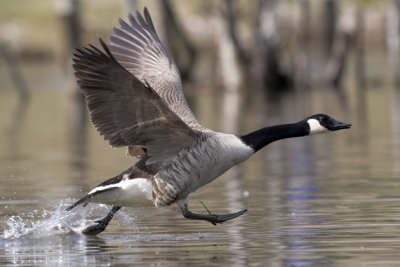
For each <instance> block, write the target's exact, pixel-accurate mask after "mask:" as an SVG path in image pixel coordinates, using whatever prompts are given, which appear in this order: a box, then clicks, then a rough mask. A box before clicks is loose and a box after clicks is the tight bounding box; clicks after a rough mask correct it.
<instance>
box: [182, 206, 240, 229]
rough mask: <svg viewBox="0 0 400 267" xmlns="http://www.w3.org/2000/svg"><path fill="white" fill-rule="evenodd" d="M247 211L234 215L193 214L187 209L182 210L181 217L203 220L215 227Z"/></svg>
mask: <svg viewBox="0 0 400 267" xmlns="http://www.w3.org/2000/svg"><path fill="white" fill-rule="evenodd" d="M246 211H247V209H244V210H241V211H238V212H235V213H229V214H222V215H218V214H197V213H193V212H191V211H190V210H188V209H184V210H182V215H183V217H185V218H187V219H191V220H203V221H208V222H210V223H212V224H213V225H217V223H223V222H226V221H229V220H232V219H235V218H237V217H239V216H240V215H243V214H244V213H245V212H246Z"/></svg>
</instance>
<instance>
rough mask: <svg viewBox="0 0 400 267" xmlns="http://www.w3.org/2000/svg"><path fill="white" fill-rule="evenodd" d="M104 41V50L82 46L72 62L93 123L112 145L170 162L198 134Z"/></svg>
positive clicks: (153, 160)
mask: <svg viewBox="0 0 400 267" xmlns="http://www.w3.org/2000/svg"><path fill="white" fill-rule="evenodd" d="M100 44H101V46H102V48H103V49H104V52H103V51H101V50H99V49H98V48H96V47H94V46H92V45H90V47H88V48H84V49H78V50H77V53H76V54H75V55H74V65H73V66H74V69H75V76H76V78H77V80H78V84H79V85H80V88H81V91H82V93H83V94H84V96H85V100H86V104H87V106H88V109H89V113H90V117H91V120H92V122H93V124H94V125H95V127H96V128H97V130H98V131H99V133H100V135H102V136H104V139H105V140H108V141H109V143H110V144H111V145H112V146H114V147H121V146H129V147H130V148H131V150H132V151H134V150H136V149H134V148H135V147H136V146H139V147H142V148H144V149H145V150H146V154H147V157H148V159H147V161H146V164H163V165H165V164H169V163H170V162H171V160H172V158H173V157H174V156H175V155H176V154H177V153H179V152H180V151H181V150H182V149H184V148H185V147H189V146H191V145H193V144H194V142H195V140H196V138H197V133H196V132H195V131H194V130H193V129H191V128H190V127H189V126H188V125H187V124H186V123H185V122H184V121H183V120H182V119H181V118H180V117H178V116H177V115H176V114H175V112H174V111H172V110H171V109H170V108H169V106H168V105H167V104H166V103H165V101H164V100H163V99H162V98H161V97H160V96H159V95H158V93H157V92H156V91H155V90H153V89H152V87H151V85H149V84H147V83H143V82H142V81H140V80H138V79H137V78H136V77H135V76H134V75H132V74H131V73H129V72H128V71H127V70H126V69H125V68H124V67H122V66H121V65H120V64H119V63H118V62H117V61H116V60H115V58H114V57H113V55H112V54H111V52H110V51H109V49H108V47H107V46H106V44H105V43H104V42H103V40H101V39H100ZM135 154H136V153H135Z"/></svg>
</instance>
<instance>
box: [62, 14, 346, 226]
mask: <svg viewBox="0 0 400 267" xmlns="http://www.w3.org/2000/svg"><path fill="white" fill-rule="evenodd" d="M119 22H120V25H121V26H120V27H119V28H114V32H113V34H111V36H110V39H109V41H110V42H109V44H105V43H104V41H103V40H102V39H100V40H99V41H100V44H101V47H102V49H103V50H100V49H98V48H96V47H94V46H92V45H90V47H89V48H84V49H77V53H76V54H75V55H74V65H73V66H74V69H75V75H76V78H77V80H78V84H79V86H80V88H81V91H82V93H83V95H84V96H85V100H86V104H87V107H88V109H89V112H90V117H91V120H92V122H93V124H94V126H95V127H96V128H97V130H98V131H99V133H100V135H102V136H104V139H105V140H107V141H108V142H109V143H110V145H111V146H113V147H124V146H127V147H128V151H127V153H128V154H129V155H130V156H135V157H138V158H140V160H139V161H138V162H137V163H136V164H135V165H134V166H132V167H130V168H129V169H127V170H125V171H124V172H122V173H121V174H119V175H117V176H116V177H114V178H111V179H109V180H107V181H105V182H103V183H101V184H100V185H98V186H97V187H96V188H94V189H93V190H92V191H90V192H89V193H88V194H87V195H86V196H85V197H83V198H82V199H80V200H79V201H77V202H76V203H75V204H73V205H72V206H70V207H69V208H68V209H67V210H71V209H72V208H74V207H75V206H77V205H80V204H83V205H86V204H87V203H103V204H109V205H112V206H113V208H112V209H111V211H110V212H109V214H108V215H107V216H106V217H104V218H103V219H102V220H99V221H96V224H94V225H93V226H90V227H88V228H87V229H85V230H84V233H86V234H98V233H100V232H102V231H104V229H105V228H106V226H107V225H108V223H109V221H110V220H111V219H112V217H113V216H114V214H115V213H116V212H117V211H118V210H119V209H120V207H122V206H138V205H144V204H146V203H144V202H147V203H151V204H154V205H155V206H157V207H160V206H167V205H170V204H172V203H177V204H178V206H179V207H180V209H181V211H182V215H183V216H184V217H185V218H188V219H195V220H205V221H208V222H210V223H212V224H214V225H215V224H217V223H223V222H225V221H227V220H231V219H234V218H236V217H238V216H240V215H242V214H243V213H245V212H246V209H245V210H241V211H239V212H236V213H232V214H224V215H218V214H196V213H193V212H191V211H189V209H188V195H189V194H190V193H192V192H194V191H195V190H196V189H198V188H200V187H202V186H204V185H206V184H208V183H210V182H212V181H213V180H214V179H216V178H217V177H218V176H220V175H221V174H222V173H224V172H225V171H227V170H228V169H230V168H231V167H232V166H234V165H236V164H238V163H240V162H242V161H244V160H246V159H247V158H249V157H250V156H251V155H253V154H254V153H255V152H257V151H258V150H260V149H261V148H263V147H264V146H266V145H268V144H269V143H271V142H274V141H277V140H281V139H285V138H290V137H298V136H305V135H309V134H314V133H320V132H326V131H336V130H340V129H347V128H350V127H351V125H350V124H348V123H342V122H339V121H336V120H334V119H332V118H331V117H329V116H327V115H324V114H317V115H313V116H310V117H307V118H305V119H303V120H301V121H299V122H297V123H292V124H283V125H276V126H270V127H265V128H262V129H259V130H257V131H254V132H252V133H249V134H247V135H242V136H237V135H233V134H225V133H219V132H214V131H211V130H209V129H207V128H205V127H203V126H202V125H200V124H199V122H198V121H197V120H196V118H195V117H194V115H193V113H192V111H191V110H190V108H189V106H188V105H187V103H186V100H185V97H184V95H183V93H182V84H181V79H180V75H179V71H178V69H177V67H176V65H175V64H174V62H173V61H172V60H171V59H170V58H169V57H168V56H167V54H166V52H165V50H164V48H163V46H162V44H161V42H160V40H159V38H158V36H157V33H156V31H155V28H154V25H153V22H152V20H151V18H150V14H149V12H148V10H147V9H146V8H145V9H144V18H143V16H142V15H141V14H140V13H139V12H138V13H137V16H136V18H135V17H134V16H132V15H129V22H130V23H127V22H125V21H124V20H122V19H120V20H119Z"/></svg>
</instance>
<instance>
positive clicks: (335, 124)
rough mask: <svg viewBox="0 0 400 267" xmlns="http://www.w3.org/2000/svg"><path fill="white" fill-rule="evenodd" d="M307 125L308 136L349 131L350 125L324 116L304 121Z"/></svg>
mask: <svg viewBox="0 0 400 267" xmlns="http://www.w3.org/2000/svg"><path fill="white" fill-rule="evenodd" d="M304 121H305V122H306V123H307V125H308V131H309V134H310V135H311V134H319V133H324V132H329V131H338V130H342V129H349V128H350V127H351V124H350V123H345V122H340V121H337V120H335V119H333V118H331V117H330V116H328V115H326V114H316V115H312V116H310V117H308V118H306V119H305V120H304Z"/></svg>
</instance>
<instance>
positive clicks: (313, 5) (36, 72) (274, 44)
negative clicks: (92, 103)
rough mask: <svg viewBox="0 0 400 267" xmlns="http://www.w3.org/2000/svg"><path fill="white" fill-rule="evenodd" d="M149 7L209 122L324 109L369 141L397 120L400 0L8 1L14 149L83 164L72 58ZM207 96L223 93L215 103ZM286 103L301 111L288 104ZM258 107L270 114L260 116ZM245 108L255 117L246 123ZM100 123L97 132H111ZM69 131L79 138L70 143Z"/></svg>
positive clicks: (1, 67) (1, 92)
mask: <svg viewBox="0 0 400 267" xmlns="http://www.w3.org/2000/svg"><path fill="white" fill-rule="evenodd" d="M144 6H147V7H148V9H149V11H150V13H151V15H152V18H153V21H154V24H155V27H156V29H157V31H158V34H159V36H160V37H161V39H162V41H163V44H164V46H165V47H166V49H167V50H168V51H169V54H170V56H171V57H172V58H173V59H174V60H175V61H176V63H177V65H178V68H179V69H180V71H181V75H182V79H183V83H184V91H185V95H186V96H187V98H188V101H189V104H190V105H191V107H192V108H193V109H194V111H195V113H196V114H197V117H198V118H199V119H200V121H201V122H202V123H204V124H205V125H206V126H207V127H210V128H213V129H216V130H221V131H222V130H223V131H227V132H236V133H237V132H240V133H243V131H247V130H248V129H249V128H251V127H250V126H249V123H248V121H252V122H253V125H252V127H254V126H262V125H265V124H273V123H275V122H277V121H278V120H279V121H280V123H282V122H287V121H291V120H293V119H300V118H302V117H304V116H306V115H309V114H310V113H311V112H315V111H317V112H327V113H330V114H331V113H333V114H332V115H333V116H335V115H336V116H337V115H339V117H338V119H342V120H345V119H346V117H348V116H349V118H348V119H349V120H350V121H351V122H352V123H353V124H354V125H355V126H356V127H354V129H353V130H354V131H355V132H356V137H355V138H360V137H362V135H363V134H364V133H365V131H364V130H363V129H364V128H362V127H367V125H368V123H371V122H372V124H373V122H374V121H377V120H379V121H382V120H383V121H384V123H383V122H382V124H377V125H374V126H376V127H372V128H373V129H379V128H382V127H387V125H388V124H390V121H391V119H393V117H394V116H392V115H391V114H392V113H393V112H394V113H393V114H395V113H396V112H397V111H396V110H397V108H396V107H397V106H398V105H397V102H393V103H395V104H396V105H395V106H393V108H391V109H390V108H388V107H387V105H386V102H390V101H391V99H397V98H398V96H397V95H398V94H397V93H393V92H397V90H395V88H397V87H398V85H399V83H400V60H399V59H400V0H384V1H377V0H353V1H351V0H336V1H334V0H296V1H294V0H281V1H277V0H254V1H248V0H223V1H222V0H221V1H211V0H196V1H178V0H169V1H162V0H158V1H144V0H143V1H140V0H137V1H134V0H118V1H108V0H82V1H78V0H41V1H35V0H13V1H0V48H1V49H0V51H1V53H0V81H1V83H0V97H1V98H2V101H1V105H0V112H1V113H2V115H1V116H0V130H5V131H6V132H7V133H9V137H8V138H9V139H6V140H7V141H6V143H5V144H4V150H2V151H9V150H10V149H12V150H13V151H16V152H15V157H17V155H19V156H20V154H18V148H19V147H22V146H25V148H27V147H28V146H31V148H30V149H31V150H34V151H37V150H38V149H41V150H43V152H44V153H45V151H46V147H48V149H49V151H51V149H54V148H55V147H57V146H60V148H59V149H60V150H65V149H66V148H65V147H68V148H67V149H69V150H72V155H78V154H79V155H81V154H82V156H79V157H77V156H72V157H71V161H72V164H77V165H79V164H82V160H81V158H82V157H84V156H85V151H84V150H85V145H84V143H85V142H86V136H87V129H86V128H87V125H88V120H87V112H86V108H85V105H84V103H83V100H82V96H81V94H80V93H79V89H78V87H77V84H76V82H75V78H74V76H73V71H72V54H73V53H74V49H75V48H77V47H82V46H86V45H87V44H88V43H91V44H94V45H97V46H98V38H99V37H101V38H103V39H105V40H107V38H108V35H109V34H110V33H111V31H112V27H113V26H118V18H119V17H122V18H125V19H126V18H127V14H128V12H136V10H138V11H140V12H142V11H143V8H144ZM377 88H378V89H381V90H379V91H378V90H369V93H367V92H368V89H377ZM311 91H312V92H313V94H314V93H315V92H317V93H318V92H324V93H323V94H321V93H320V94H321V95H318V96H317V97H315V96H314V95H311V96H310V95H309V93H310V92H311ZM326 92H328V93H326ZM382 92H384V94H382ZM206 93H208V94H209V95H210V94H211V95H213V96H215V97H211V98H206V99H207V101H206V100H205V99H203V98H202V96H201V95H202V94H206ZM293 95H297V96H296V97H295V98H293ZM377 96H379V97H377ZM321 97H322V99H323V101H320V100H321ZM35 99H36V100H35ZM210 99H212V100H211V102H210ZM285 99H290V101H286V104H285V105H286V106H285V109H286V110H289V109H291V110H292V111H291V112H290V113H287V112H286V113H285V112H284V111H283V109H282V107H281V106H282V105H283V104H282V103H283V102H284V101H285ZM293 99H294V100H293ZM261 100H262V101H265V100H267V101H269V103H268V104H267V105H264V104H265V103H264V102H262V101H261ZM35 101H36V102H35ZM221 101H222V102H221ZM219 103H223V105H219ZM259 104H261V105H259ZM252 106H267V110H265V109H262V110H261V111H257V112H256V113H255V114H258V115H257V116H259V117H256V116H254V115H250V116H249V114H254V113H249V114H246V109H250V108H251V107H252ZM367 106H368V107H367ZM27 107H29V108H27ZM60 107H61V108H60ZM214 107H215V108H219V110H215V108H214ZM308 107H312V108H308ZM371 109H372V110H373V111H374V112H372V113H371V112H370V110H371ZM27 110H28V112H27ZM239 111H240V112H239ZM215 114H218V116H215ZM242 114H243V115H242ZM285 114H286V115H285ZM287 114H289V115H287ZM246 115H247V117H246ZM278 115H280V116H278ZM26 116H28V117H26ZM220 116H223V117H224V118H225V119H222V120H221V119H220V120H219V121H217V120H215V122H213V121H212V120H211V122H210V121H208V120H209V119H210V118H212V119H213V118H215V117H219V118H220ZM240 116H243V117H246V118H247V119H246V120H245V121H244V122H240V124H238V123H237V121H238V117H240ZM274 116H278V117H276V118H275V117H274ZM340 116H341V117H342V118H340ZM343 117H344V118H343ZM390 118H391V119H390ZM24 120H25V122H23V121H24ZM41 121H42V122H41ZM254 121H256V123H254ZM367 121H368V122H367ZM230 122H232V123H230ZM383 125H384V126H383ZM359 126H362V127H359ZM372 128H371V129H372ZM90 129H91V130H89V133H91V134H92V135H93V136H91V138H99V139H100V138H101V137H98V135H97V134H96V133H94V130H93V129H92V128H90ZM244 129H246V130H244ZM24 131H25V132H24ZM33 131H34V134H33V133H32V132H33ZM377 131H378V130H377ZM22 132H24V133H22ZM29 132H30V135H28V133H29ZM21 134H23V136H24V137H21V136H20V135H21ZM26 136H28V137H26ZM34 136H35V137H34ZM39 136H40V140H41V141H35V142H34V141H32V142H27V141H26V140H27V138H32V139H34V138H36V137H37V138H39ZM63 136H68V137H67V138H64V139H67V140H69V141H68V142H66V141H62V142H59V141H58V140H60V138H63ZM94 136H95V137H94ZM22 140H25V141H22ZM66 143H68V144H66ZM99 143H101V142H99ZM70 144H72V145H70ZM102 144H103V145H104V147H106V146H107V145H106V143H102ZM50 146H51V147H50ZM39 147H40V148H39ZM82 150H83V151H82ZM104 151H105V150H104ZM7 153H9V152H7ZM107 153H111V152H109V151H108V150H107ZM7 158H8V159H9V160H11V161H12V160H13V156H12V155H11V156H10V155H9V154H7ZM78 169H79V166H78ZM77 176H81V174H77Z"/></svg>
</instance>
